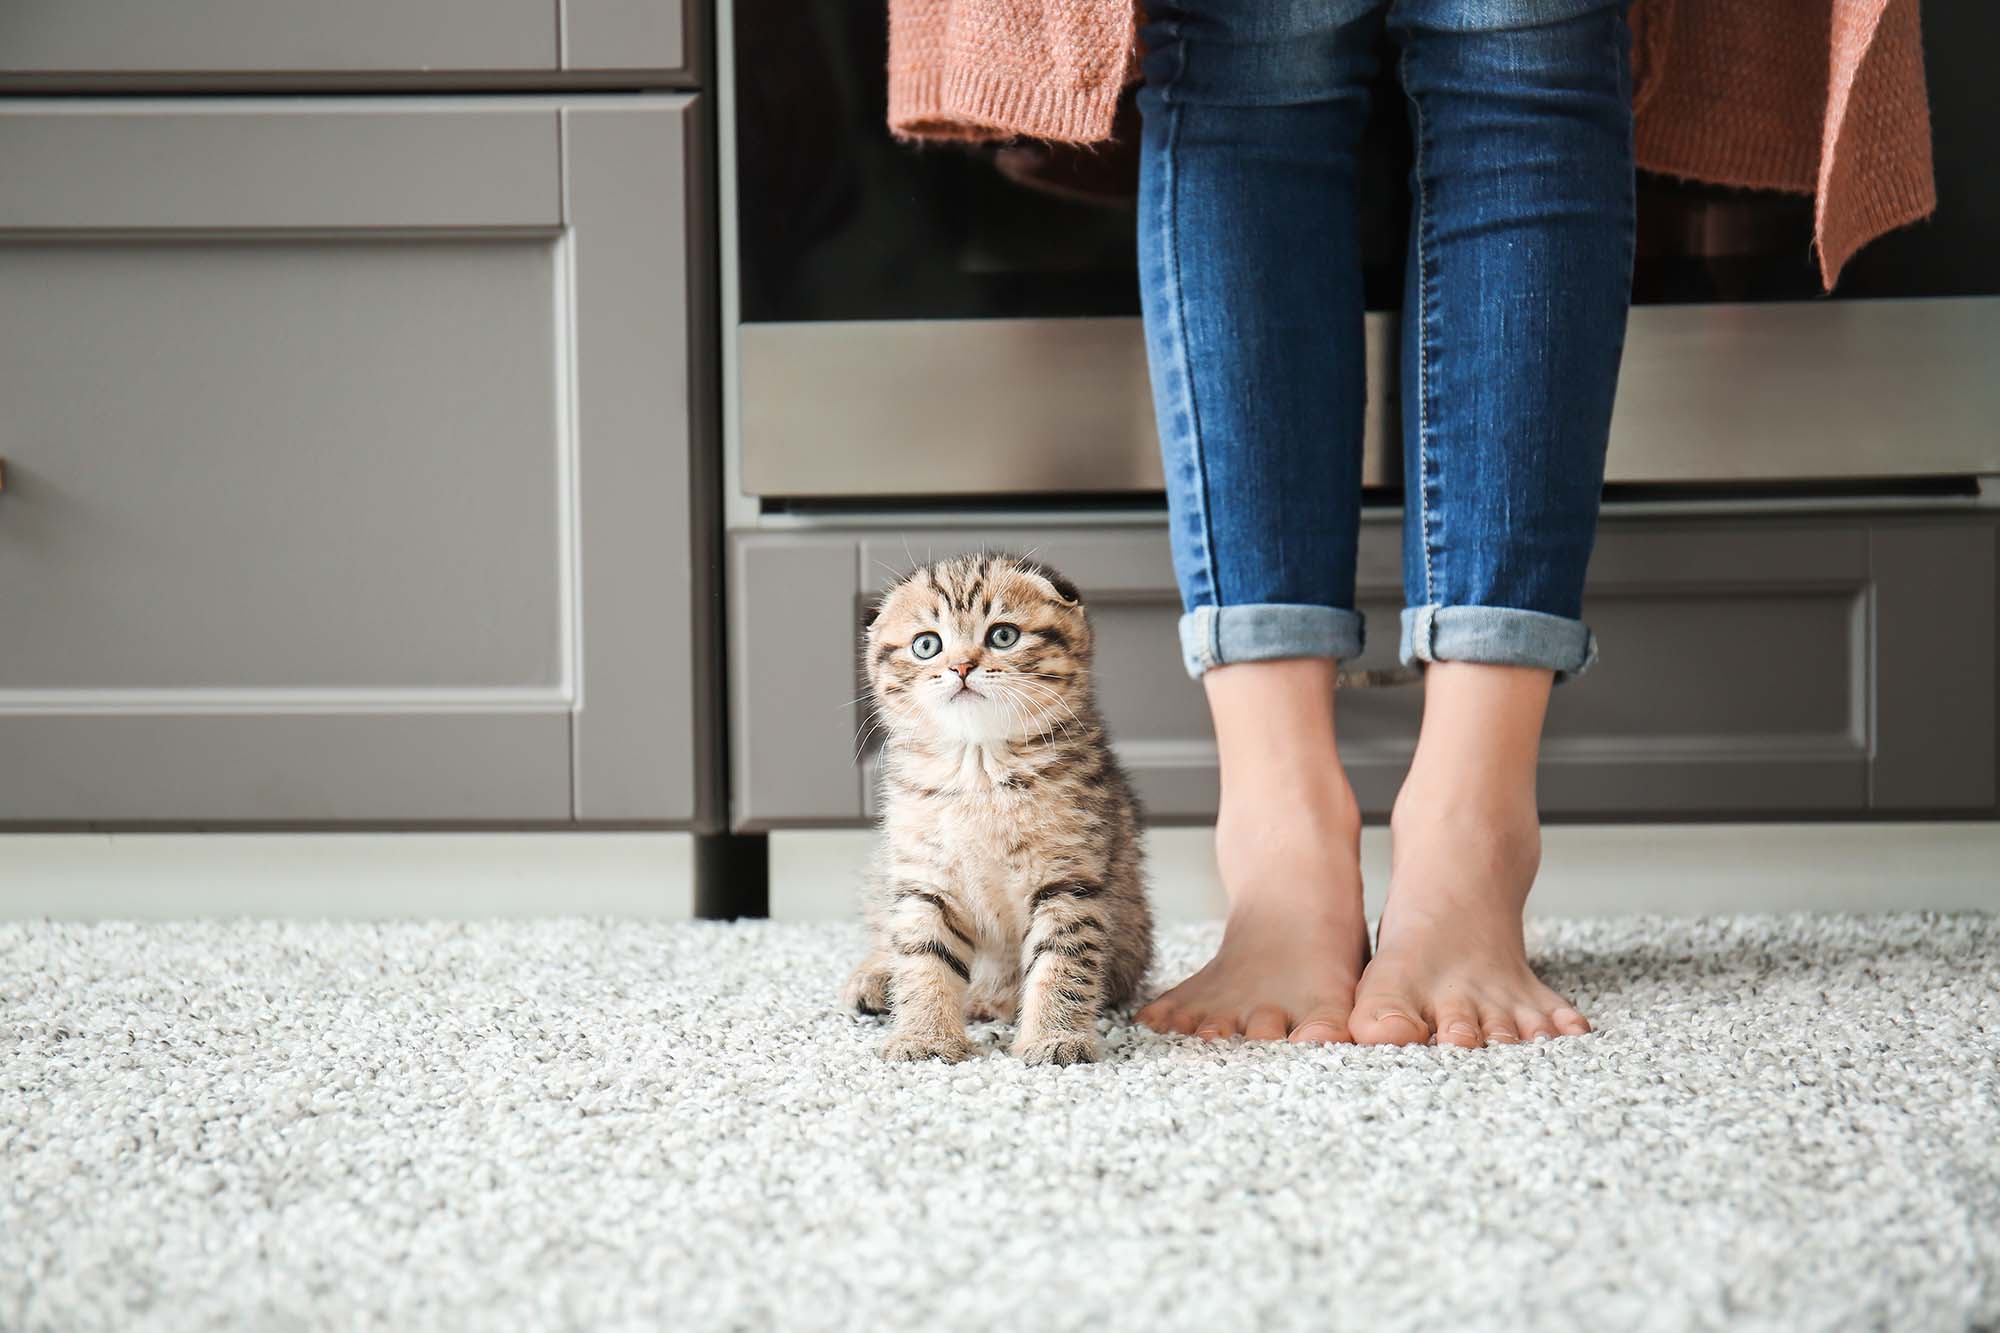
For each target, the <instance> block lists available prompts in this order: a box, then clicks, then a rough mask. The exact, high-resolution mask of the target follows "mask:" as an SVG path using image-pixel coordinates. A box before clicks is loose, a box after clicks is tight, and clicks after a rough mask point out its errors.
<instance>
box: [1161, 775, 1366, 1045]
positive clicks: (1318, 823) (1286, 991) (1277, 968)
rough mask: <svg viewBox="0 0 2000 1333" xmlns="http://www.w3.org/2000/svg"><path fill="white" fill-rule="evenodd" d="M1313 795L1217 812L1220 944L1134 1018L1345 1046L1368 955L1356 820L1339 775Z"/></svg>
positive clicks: (1209, 1031)
mask: <svg viewBox="0 0 2000 1333" xmlns="http://www.w3.org/2000/svg"><path fill="white" fill-rule="evenodd" d="M1334 776H1335V777H1336V778H1337V782H1329V783H1326V784H1323V785H1326V786H1329V787H1330V788H1331V789H1330V790H1328V791H1326V792H1325V793H1324V794H1323V795H1320V796H1317V797H1315V796H1312V795H1309V794H1308V793H1305V792H1301V791H1297V790H1294V791H1293V792H1291V793H1290V794H1289V796H1288V797H1287V798H1279V799H1274V800H1271V801H1269V802H1268V803H1266V804H1265V805H1264V806H1263V807H1262V808H1255V807H1252V808H1251V809H1249V810H1248V811H1247V812H1245V811H1230V810H1225V811H1224V815H1223V819H1222V820H1221V821H1220V822H1219V823H1218V824H1217V827H1216V837H1215V847H1216V857H1217V860H1218V861H1219V862H1220V864H1221V867H1222V878H1223V882H1224V884H1225V885H1226V886H1227V888H1228V890H1229V903H1230V907H1229V924H1228V926H1227V927H1226V929H1225V930H1224V932H1223V937H1222V948H1221V949H1220V950H1218V951H1217V953H1216V955H1215V957H1214V958H1212V959H1210V960H1209V963H1208V965H1207V966H1206V967H1204V968H1202V969H1201V970H1200V971H1199V972H1197V973H1195V974H1194V975H1193V976H1191V977H1189V978H1188V979H1187V980H1186V981H1183V982H1182V983H1181V984H1180V985H1178V986H1175V987H1174V988H1173V989H1172V990H1170V991H1168V992H1167V993H1166V994H1164V995H1162V996H1161V997H1160V998H1159V999H1157V1000H1154V1001H1153V1002H1152V1003H1151V1004H1149V1005H1147V1006H1146V1007H1145V1008H1144V1009H1142V1010H1140V1011H1139V1021H1140V1022H1141V1023H1144V1024H1145V1025H1146V1026H1147V1027H1150V1028H1152V1029H1154V1030H1155V1031H1158V1032H1178V1033H1182V1034H1192V1035H1194V1036H1197V1037H1203V1038H1208V1039H1217V1038H1223V1037H1235V1036H1242V1037H1248V1038H1250V1039H1251V1040H1253V1041H1275V1040H1278V1039H1279V1038H1283V1037H1290V1038H1291V1040H1293V1041H1299V1042H1322V1041H1351V1040H1353V1037H1352V1036H1351V1035H1350V1034H1349V1031H1348V1026H1347V1015H1348V1011H1349V1010H1350V1009H1352V1008H1353V1002H1354V983H1355V979H1356V978H1357V977H1359V976H1360V975H1361V965H1362V963H1363V962H1365V961H1366V959H1367V955H1368V923H1367V921H1366V919H1365V918H1364V917H1363V916H1362V911H1361V868H1360V837H1361V816H1360V812H1359V811H1358V810H1357V809H1356V807H1355V802H1354V792H1353V789H1352V788H1350V787H1349V786H1348V785H1347V780H1346V778H1345V777H1341V776H1338V771H1337V770H1335V774H1334Z"/></svg>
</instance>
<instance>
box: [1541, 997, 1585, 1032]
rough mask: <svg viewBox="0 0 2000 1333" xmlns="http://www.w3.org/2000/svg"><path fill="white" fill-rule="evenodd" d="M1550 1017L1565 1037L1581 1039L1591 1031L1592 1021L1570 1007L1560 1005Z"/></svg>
mask: <svg viewBox="0 0 2000 1333" xmlns="http://www.w3.org/2000/svg"><path fill="white" fill-rule="evenodd" d="M1549 1017H1550V1018H1551V1019H1552V1020H1554V1022H1555V1025H1556V1030H1557V1031H1558V1032H1561V1033H1562V1034H1563V1035H1564V1036H1565V1037H1581V1036H1583V1035H1584V1034H1585V1033H1587V1032H1589V1031H1590V1020H1589V1019H1587V1018H1585V1017H1584V1016H1583V1015H1582V1014H1580V1013H1578V1012H1577V1011H1576V1010H1575V1009H1573V1008H1571V1007H1570V1006H1569V1005H1566V1004H1565V1005H1558V1006H1557V1007H1556V1009H1555V1010H1554V1011H1553V1012H1552V1013H1550V1014H1549Z"/></svg>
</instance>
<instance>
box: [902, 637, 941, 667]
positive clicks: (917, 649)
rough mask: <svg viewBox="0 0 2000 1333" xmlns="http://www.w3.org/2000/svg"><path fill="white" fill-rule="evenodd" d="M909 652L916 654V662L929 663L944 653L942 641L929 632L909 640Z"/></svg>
mask: <svg viewBox="0 0 2000 1333" xmlns="http://www.w3.org/2000/svg"><path fill="white" fill-rule="evenodd" d="M910 651H911V652H912V653H915V654H916V656H917V660H918V661H920V662H924V661H929V660H930V659H931V658H933V657H936V656H937V655H938V654H939V653H941V652H943V651H944V640H943V639H941V638H939V637H938V636H937V635H935V634H933V633H931V632H930V631H929V630H925V631H924V632H923V633H922V634H919V635H918V636H917V637H916V638H914V639H911V640H910Z"/></svg>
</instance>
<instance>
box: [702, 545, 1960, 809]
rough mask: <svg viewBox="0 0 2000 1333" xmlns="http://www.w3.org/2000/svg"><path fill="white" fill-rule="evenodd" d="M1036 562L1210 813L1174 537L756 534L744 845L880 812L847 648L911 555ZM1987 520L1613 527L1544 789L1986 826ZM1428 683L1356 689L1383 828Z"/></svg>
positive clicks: (1144, 787)
mask: <svg viewBox="0 0 2000 1333" xmlns="http://www.w3.org/2000/svg"><path fill="white" fill-rule="evenodd" d="M982 546H983V547H985V548H987V549H1025V548H1031V547H1032V548H1035V549H1036V550H1037V552H1038V553H1039V554H1040V555H1041V556H1042V557H1043V558H1046V559H1048V560H1049V561H1051V562H1052V563H1054V564H1056V565H1057V566H1058V567H1060V568H1062V569H1063V570H1065V571H1066V572H1067V573H1069V574H1070V575H1071V576H1072V577H1073V578H1075V579H1076V581H1077V582H1078V584H1079V585H1080V586H1081V587H1082V588H1083V590H1084V593H1085V596H1086V597H1087V598H1088V600H1089V602H1090V605H1091V608H1092V619H1093V622H1094V623H1095V625H1096V627H1097V633H1098V641H1099V647H1098V662H1097V680H1098V694H1099V703H1100V705H1101V707H1102V708H1103V710H1104V713H1105V715H1106V719H1107V721H1108V722H1109V723H1110V725H1111V728H1112V733H1113V735H1114V736H1115V738H1116V740H1117V744H1118V747H1119V752H1120V754H1121V755H1122V757H1123V759H1124V761H1125V763H1126V765H1127V767H1128V768H1130V769H1131V771H1132V774H1133V777H1134V779H1135V781H1136V782H1137V784H1138V787H1139V790H1140V794H1141V796H1142V797H1143V798H1144V800H1145V802H1146V804H1147V807H1148V809H1149V811H1150V813H1151V814H1152V815H1153V816H1154V817H1155V818H1157V819H1162V820H1189V819H1193V820H1199V819H1206V818H1209V817H1211V816H1212V815H1213V813H1214V810H1215V802H1216V795H1217V788H1216V768H1215V751H1214V741H1213V736H1212V734H1211V732H1210V730H1209V723H1208V715H1207V709H1206V707H1205V705H1204V702H1203V699H1202V695H1201V690H1200V688H1199V686H1198V685H1197V684H1195V683H1194V682H1191V681H1190V680H1188V678H1187V676H1186V673H1185V672H1184V670H1183V669H1182V667H1181V664H1180V656H1179V647H1178V641H1177V637H1176V632H1175V622H1176V621H1177V619H1178V617H1179V614H1180V603H1179V597H1178V594H1177V593H1176V591H1175V588H1174V583H1173V575H1172V567H1171V564H1170V562H1169V557H1168V552H1167V542H1166V536H1165V533H1164V531H1163V530H1160V529H1154V528H1130V529H1116V530H1110V531H1106V530H1102V529H1100V530H1096V531H1086V530H1080V529H1074V528H1059V527H1049V528H1036V529H1033V530H1022V529H1012V530H1001V529H984V530H977V531H972V530H966V529H912V530H902V529H898V530H895V531H886V530H885V531H881V532H868V531H863V532H850V531H843V532H830V533H823V534H822V533H814V534H792V533H775V532H771V533H742V534H737V535H736V537H735V538H734V541H733V579H732V588H733V592H732V599H733V607H734V616H735V621H736V625H735V636H736V637H735V639H734V649H735V652H734V658H733V661H734V665H733V667H732V670H733V671H734V673H735V675H736V680H735V686H736V688H735V691H734V698H735V700H736V705H735V707H736V716H735V719H734V737H735V758H734V762H735V773H734V791H735V793H736V800H737V805H736V809H735V818H736V820H737V823H738V825H739V826H740V827H743V828H761V827H771V826H780V825H788V824H813V823H824V824H834V823H841V822H857V821H860V820H863V819H866V818H868V817H870V816H872V814H873V804H872V802H873V755H872V752H871V751H870V750H869V749H868V748H867V747H866V746H865V745H863V744H862V740H863V736H862V731H863V720H862V719H861V718H859V717H858V716H857V713H858V712H860V709H858V708H856V707H845V708H844V707H843V705H844V704H846V702H847V701H848V700H849V699H852V698H853V697H854V696H855V695H856V694H858V693H860V692H861V689H862V684H863V683H862V682H861V681H860V680H859V679H858V678H857V675H856V671H857V668H856V665H855V663H854V660H853V652H852V644H853V642H854V638H855V635H856V634H857V633H858V627H859V624H860V616H861V608H862V607H863V606H864V605H865V604H866V602H867V601H868V599H869V598H870V597H871V596H873V595H874V594H876V593H879V592H880V591H881V590H882V588H883V587H885V586H886V585H887V583H888V582H889V581H890V580H891V578H892V575H891V574H890V572H889V571H890V570H894V569H900V568H904V567H907V565H908V564H909V555H908V554H907V552H909V551H912V550H914V551H919V552H925V551H927V552H931V553H934V554H936V555H944V554H947V553H950V552H953V551H958V550H973V549H979V548H980V547H982ZM1399 561H1400V552H1399V542H1398V528H1397V525H1396V523H1395V521H1394V520H1393V519H1391V520H1386V521H1385V520H1382V519H1372V520H1370V521H1369V522H1366V523H1364V525H1363V531H1362V539H1361V559H1360V576H1359V602H1360V606H1361V609H1362V611H1363V612H1364V613H1365V614H1366V615H1367V617H1368V628H1369V634H1368V649H1367V652H1366V654H1365V655H1364V656H1363V657H1362V658H1361V659H1360V661H1359V662H1358V663H1356V664H1355V665H1360V666H1369V667H1387V666H1393V665H1394V664H1395V655H1396V633H1397V618H1398V613H1399V611H1400V609H1401V605H1402V583H1401V572H1400V567H1399ZM1994 571H1995V520H1994V519H1993V518H1992V517H1991V516H1988V515H1981V514H1972V513H1963V512H1961V513H1957V514H1935V515H1898V516H1895V517H1893V518H1891V517H1883V518H1874V517H1868V516H1855V517H1848V516H1839V517H1826V518H1786V519H1780V518H1742V519H1737V518H1731V519H1700V520H1668V519H1656V518H1633V519H1621V518H1618V517H1616V516H1611V517H1607V519H1606V520H1605V522H1604V524H1603V527H1602V531H1601V535H1600V538H1599V543H1598V550H1597V555H1596V558H1595V559H1594V561H1593V563H1592V567H1591V579H1590V591H1589V595H1588V601H1587V611H1586V614H1587V615H1588V617H1589V619H1590V622H1591V625H1592V627H1593V628H1594V629H1595V630H1596V632H1597V635H1598V638H1599V640H1600V643H1601V645H1602V653H1603V656H1602V660H1601V661H1600V662H1599V664H1598V665H1597V666H1596V667H1595V668H1594V669H1593V670H1592V671H1591V672H1589V673H1588V674H1586V675H1584V676H1582V677H1580V678H1577V679H1575V680H1573V681H1571V682H1569V683H1567V684H1565V685H1563V686H1562V687H1560V688H1559V689H1558V690H1557V691H1556V693H1555V698H1554V701H1553V703H1552V704H1551V706H1550V713H1549V722H1548V731H1547V740H1546V743H1545V746H1544V749H1543V762H1542V768H1541V773H1540V776H1539V779H1538V791H1539V796H1540V800H1541V804H1542V808H1543V810H1544V811H1545V813H1547V814H1549V815H1551V816H1553V817H1557V818H1563V817H1571V818H1611V819H1617V818H1638V817H1653V818H1716V817H1799V816H1807V815H1815V814H1823V815H1843V816H1860V815H1865V814H1867V813H1869V812H1883V813H1896V814H1899V815H1908V814H1909V813H1912V812H1919V811H1921V812H1924V813H1930V814H1952V813H1957V814H1961V815H1986V816H1991V815H1992V814H1994V813H1995V800H1996V796H1995V708H1994V693H1995V663H1994V638H1995V628H1996V626H1995V601H1994V587H1995V582H1994V579H1995V574H1994ZM1421 708H1422V691H1421V689H1419V688H1415V687H1390V688H1383V689H1371V690H1354V691H1348V692H1344V693H1343V694H1342V695H1341V698H1340V703H1339V707H1338V710H1337V712H1338V716H1339V720H1340V721H1339V725H1340V745H1341V752H1342V755H1343V757H1344V759H1345V760H1346V763H1347V766H1348V771H1349V774H1350V775H1351V776H1352V778H1353V780H1354V784H1355V787H1356V790H1357V792H1358V794H1359V796H1360V798H1361V801H1362V805H1363V807H1364V809H1365V810H1366V811H1367V812H1368V813H1370V814H1371V815H1377V816H1379V815H1383V814H1386V813H1387V811H1388V809H1389V807H1390V804H1391V802H1392V801H1393V800H1394V798H1395V793H1396V788H1397V786H1398V784H1399V783H1400V782H1401V779H1402V775H1403V772H1404V770H1405V769H1406V768H1407V766H1408V763H1409V758H1410V753H1411V750H1412V748H1413V745H1414V742H1415V738H1416V734H1417V724H1418V721H1419V718H1420V716H1421Z"/></svg>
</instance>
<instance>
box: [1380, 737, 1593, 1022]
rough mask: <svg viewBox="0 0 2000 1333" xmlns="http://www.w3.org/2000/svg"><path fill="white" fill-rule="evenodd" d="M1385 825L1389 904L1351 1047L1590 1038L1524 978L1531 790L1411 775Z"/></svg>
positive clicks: (1537, 852)
mask: <svg viewBox="0 0 2000 1333" xmlns="http://www.w3.org/2000/svg"><path fill="white" fill-rule="evenodd" d="M1389 823H1390V836H1391V838H1392V840H1393V841H1392V855H1391V863H1392V870H1391V874H1390V881H1389V903H1388V907H1387V908H1386V910H1385V911H1384V912H1383V914H1382V929H1381V933H1380V938H1379V946H1380V947H1379V949H1378V950H1377V952H1376V955H1375V958H1374V960H1373V961H1371V962H1370V963H1369V964H1368V969H1367V971H1366V972H1364V973H1363V974H1362V977H1361V984H1360V986H1359V987H1358V988H1357V990H1356V993H1355V997H1354V1014H1353V1017H1352V1019H1351V1020H1350V1023H1351V1026H1352V1029H1353V1032H1354V1039H1355V1040H1356V1041H1359V1042H1362V1043H1364V1044H1369V1045H1396V1046H1406V1045H1412V1044H1418V1043H1423V1042H1429V1041H1432V1040H1435V1041H1437V1042H1438V1043H1439V1044H1441V1045H1452V1046H1484V1045H1487V1044H1488V1043H1511V1042H1518V1041H1532V1040H1534V1039H1535V1038H1537V1037H1554V1036H1558V1035H1568V1036H1577V1035H1581V1034H1582V1033H1585V1032H1588V1031H1590V1024H1589V1023H1588V1022H1587V1021H1585V1019H1584V1017H1583V1015H1582V1014H1580V1013H1578V1012H1577V1011H1576V1008H1575V1007H1574V1006H1573V1005H1571V1004H1570V1002H1569V1001H1567V1000H1565V999H1564V998H1563V997H1562V996H1560V995H1558V994H1556V993H1555V992H1554V991H1552V990H1550V989H1549V988H1548V987H1547V986H1544V985H1543V984H1542V982H1541V979H1540V978H1539V977H1537V976H1536V975H1535V974H1534V971H1533V970H1532V969H1531V968H1530V967H1529V966H1528V952H1527V948H1526V945H1525V943H1524V942H1523V939H1522V932H1521V912H1522V909H1523V907H1525V906H1526V904H1527V900H1528V890H1529V888H1530V887H1531V886H1532V885H1533V884H1534V881H1535V872H1536V870H1537V869H1538V868H1539V867H1540V865H1541V827H1540V823H1539V821H1538V819H1537V817H1536V812H1535V799H1534V789H1533V787H1532V785H1528V786H1525V787H1523V786H1521V785H1519V784H1515V785H1512V786H1511V787H1510V786H1509V785H1508V784H1506V783H1491V782H1482V781H1481V780H1480V779H1479V778H1478V777H1477V776H1476V775H1475V776H1472V777H1470V778H1469V779H1468V778H1461V777H1453V778H1448V779H1445V780H1434V779H1433V778H1432V777H1430V776H1429V775H1420V774H1419V773H1418V772H1417V771H1416V770H1415V769H1414V768H1413V769H1412V772H1411V776H1410V780H1409V781H1408V782H1406V783H1405V784H1404V786H1403V791H1402V793H1401V794H1400V795H1399V796H1398V797H1397V798H1396V808H1395V812H1394V814H1393V815H1392V816H1391V817H1390V821H1389Z"/></svg>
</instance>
